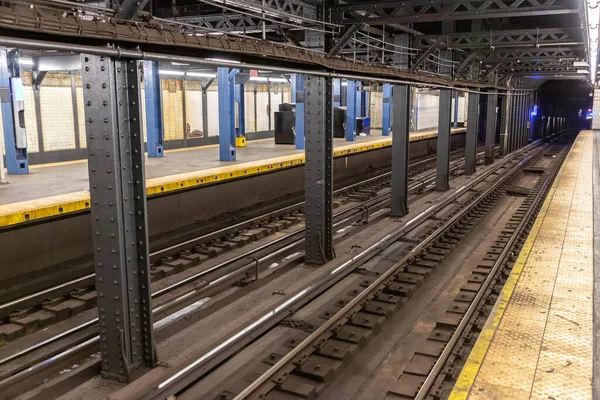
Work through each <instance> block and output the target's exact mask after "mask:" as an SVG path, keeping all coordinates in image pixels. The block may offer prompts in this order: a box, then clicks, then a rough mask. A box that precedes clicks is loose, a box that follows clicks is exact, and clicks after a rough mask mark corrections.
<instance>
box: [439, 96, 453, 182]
mask: <svg viewBox="0 0 600 400" xmlns="http://www.w3.org/2000/svg"><path fill="white" fill-rule="evenodd" d="M451 115H452V91H451V90H450V89H441V90H440V104H439V119H438V138H437V170H436V172H437V173H436V179H435V190H440V191H443V190H448V189H449V188H450V124H451V123H452V122H451Z"/></svg>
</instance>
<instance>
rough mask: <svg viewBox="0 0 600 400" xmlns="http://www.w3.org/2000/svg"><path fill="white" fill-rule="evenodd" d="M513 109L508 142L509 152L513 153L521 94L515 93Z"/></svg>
mask: <svg viewBox="0 0 600 400" xmlns="http://www.w3.org/2000/svg"><path fill="white" fill-rule="evenodd" d="M511 105H512V111H511V113H510V127H509V136H508V143H509V149H508V152H509V153H512V152H513V151H515V136H516V135H517V123H518V121H519V112H518V111H519V96H518V95H517V93H515V94H514V95H513V96H512V99H511Z"/></svg>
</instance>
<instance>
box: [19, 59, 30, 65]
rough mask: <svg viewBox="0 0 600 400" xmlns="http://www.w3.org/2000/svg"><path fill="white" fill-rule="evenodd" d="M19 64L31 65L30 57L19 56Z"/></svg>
mask: <svg viewBox="0 0 600 400" xmlns="http://www.w3.org/2000/svg"><path fill="white" fill-rule="evenodd" d="M19 65H33V60H32V59H31V58H19Z"/></svg>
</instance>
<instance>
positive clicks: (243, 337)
mask: <svg viewBox="0 0 600 400" xmlns="http://www.w3.org/2000/svg"><path fill="white" fill-rule="evenodd" d="M539 144H540V141H536V142H534V143H532V144H531V145H529V146H526V147H524V148H522V149H521V150H519V151H518V152H515V153H513V154H512V155H510V156H508V157H507V158H506V159H505V160H503V161H502V162H501V163H499V164H498V165H496V166H493V167H492V168H490V169H489V170H488V171H486V172H485V173H484V174H482V175H480V176H479V177H477V178H475V179H473V180H472V181H470V182H469V183H467V184H465V185H463V186H462V187H461V188H459V189H457V190H456V191H455V192H454V193H452V194H450V195H448V196H447V197H446V198H445V199H444V200H442V201H441V202H439V203H437V204H434V205H432V206H431V207H429V208H427V209H426V210H425V211H423V212H421V213H420V214H418V215H417V216H415V217H414V218H412V219H411V220H409V221H408V222H406V223H405V224H404V225H403V226H402V227H400V228H399V229H397V230H396V231H395V232H393V233H390V234H388V235H386V236H384V237H383V238H381V239H380V240H378V241H377V242H376V243H374V244H373V245H371V246H369V247H368V248H367V249H365V250H363V251H361V252H360V253H358V254H357V255H355V256H354V257H352V258H351V259H349V260H347V261H345V262H343V263H342V264H341V265H339V266H337V267H336V268H335V269H334V270H333V271H332V272H331V273H330V274H328V275H327V276H326V277H324V278H323V279H321V280H320V281H317V282H315V283H313V284H311V285H309V286H307V287H305V288H304V289H303V290H301V291H299V292H298V293H296V294H295V295H294V296H292V297H291V298H289V299H287V300H285V301H284V302H283V303H281V304H280V305H278V306H277V307H275V308H274V309H272V310H271V311H268V312H267V313H265V314H264V315H263V316H262V317H260V318H258V319H257V320H255V321H254V322H252V323H250V324H249V325H247V326H246V327H244V328H242V329H241V330H240V331H238V332H237V333H235V334H234V335H233V336H231V337H229V338H228V339H226V340H225V341H223V342H222V343H220V344H219V345H218V346H216V347H215V348H213V349H212V350H210V351H208V352H207V353H205V354H204V355H202V356H201V357H200V358H198V359H196V360H195V361H194V362H192V363H190V364H188V365H187V366H186V367H185V368H183V369H181V370H180V371H178V372H177V373H175V374H173V375H171V376H170V377H169V378H167V379H165V380H164V381H163V382H161V383H160V384H158V385H157V386H155V387H154V388H153V389H152V390H151V392H150V393H148V394H147V395H146V396H144V397H143V399H158V398H161V399H162V398H166V397H168V396H170V395H173V394H175V393H178V392H179V391H181V390H183V389H184V388H185V387H187V386H188V385H190V384H192V383H193V382H194V381H196V380H197V379H200V378H201V377H202V376H203V375H204V374H206V373H207V372H208V371H210V370H211V369H212V368H214V367H215V366H216V365H218V363H219V359H221V358H226V357H229V356H231V355H232V354H234V353H235V352H236V351H237V349H239V348H240V347H241V346H243V345H245V344H246V343H248V342H250V341H251V340H253V339H255V338H256V337H258V336H259V335H260V334H262V333H264V332H265V331H267V330H268V329H270V328H271V327H272V326H274V325H275V324H277V323H278V322H279V321H280V320H281V319H282V318H284V317H285V316H286V315H288V314H289V312H290V309H292V308H293V309H297V308H298V307H300V306H302V305H303V304H306V303H307V302H308V301H310V300H312V299H313V298H315V297H317V296H318V295H319V294H320V293H322V292H323V291H324V290H326V289H327V288H329V287H330V286H332V285H333V284H335V283H336V282H338V281H339V280H340V279H342V278H344V277H345V276H347V274H349V273H350V272H352V271H353V270H354V269H356V268H357V267H358V263H359V262H360V263H361V265H362V263H364V262H366V261H367V260H369V259H371V258H372V257H374V256H375V255H376V254H378V253H379V252H381V251H383V250H384V249H385V248H387V247H388V246H389V244H391V243H393V242H394V241H396V240H397V239H398V238H399V237H401V236H403V235H405V234H406V233H408V232H410V231H412V230H413V229H415V228H416V227H417V226H419V224H420V223H421V222H423V221H425V220H427V219H429V218H430V217H431V216H432V215H434V214H435V213H437V212H439V211H440V210H441V209H442V208H443V207H446V206H447V205H448V204H450V203H452V202H453V201H454V200H455V199H456V198H457V197H458V196H460V195H462V194H463V193H465V192H467V191H468V190H470V189H472V188H473V187H475V186H476V185H477V184H479V183H480V182H482V181H483V180H485V179H487V177H489V176H490V175H491V174H493V173H495V172H496V171H498V170H499V169H500V168H502V167H504V166H505V165H507V164H508V163H510V162H511V161H512V160H514V159H515V158H516V157H519V156H520V155H521V154H523V153H524V152H526V151H529V150H531V149H533V148H535V147H536V146H538V145H539ZM522 163H523V162H521V163H519V165H522ZM217 356H218V357H219V358H217ZM278 364H279V363H278ZM278 364H276V365H278ZM267 379H268V378H267Z"/></svg>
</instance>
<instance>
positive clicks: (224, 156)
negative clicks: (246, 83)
mask: <svg viewBox="0 0 600 400" xmlns="http://www.w3.org/2000/svg"><path fill="white" fill-rule="evenodd" d="M236 72H237V70H235V69H234V70H232V71H231V73H230V72H229V68H227V67H219V68H217V84H218V88H217V90H218V92H219V159H220V160H221V161H235V156H236V149H235V130H234V127H235V125H234V105H233V84H234V83H233V80H234V78H235V73H236Z"/></svg>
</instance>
